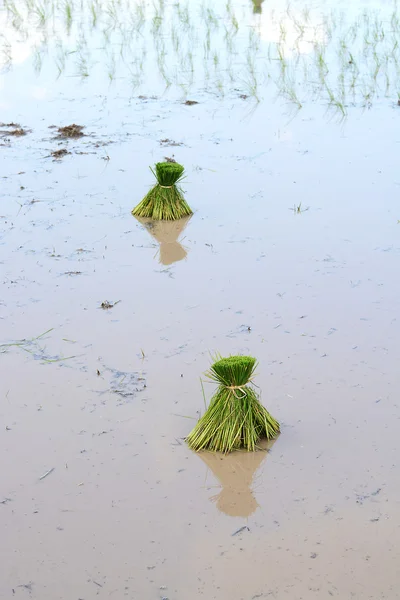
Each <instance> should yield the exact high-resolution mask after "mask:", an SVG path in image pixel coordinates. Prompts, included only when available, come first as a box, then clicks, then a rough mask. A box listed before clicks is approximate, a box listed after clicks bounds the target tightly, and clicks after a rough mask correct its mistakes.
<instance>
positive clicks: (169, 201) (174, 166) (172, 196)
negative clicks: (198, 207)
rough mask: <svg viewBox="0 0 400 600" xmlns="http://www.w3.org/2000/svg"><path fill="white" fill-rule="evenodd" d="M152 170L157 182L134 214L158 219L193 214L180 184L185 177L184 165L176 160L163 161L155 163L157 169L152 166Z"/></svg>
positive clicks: (173, 218) (178, 217) (169, 219)
mask: <svg viewBox="0 0 400 600" xmlns="http://www.w3.org/2000/svg"><path fill="white" fill-rule="evenodd" d="M150 170H151V172H152V173H153V175H154V176H155V178H156V179H157V183H156V185H155V186H154V187H153V188H152V189H151V190H150V191H149V192H148V193H147V194H146V196H145V197H144V198H143V200H142V201H141V202H140V203H139V204H138V205H137V206H136V207H135V208H134V209H133V211H132V214H133V215H134V216H135V217H148V218H150V219H154V220H156V221H175V220H177V219H182V217H187V216H189V215H191V214H193V213H192V210H191V209H190V207H189V205H188V204H187V202H186V200H185V198H184V197H183V192H182V190H181V188H180V186H179V185H178V184H179V182H180V181H182V179H183V177H184V175H183V173H184V167H183V166H182V165H180V164H178V163H175V162H161V163H157V164H156V165H155V170H153V169H152V168H151V167H150Z"/></svg>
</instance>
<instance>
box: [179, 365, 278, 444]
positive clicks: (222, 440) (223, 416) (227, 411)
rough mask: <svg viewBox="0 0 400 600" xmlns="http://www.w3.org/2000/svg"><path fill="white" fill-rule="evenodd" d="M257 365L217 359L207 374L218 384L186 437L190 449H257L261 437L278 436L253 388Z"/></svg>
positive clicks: (276, 427) (274, 422) (272, 421)
mask: <svg viewBox="0 0 400 600" xmlns="http://www.w3.org/2000/svg"><path fill="white" fill-rule="evenodd" d="M256 366H257V362H256V359H255V358H252V357H251V356H230V357H229V358H221V359H219V360H217V361H216V362H215V363H214V364H213V365H212V366H211V368H210V370H209V371H208V372H207V373H206V375H207V377H208V378H209V379H211V381H214V382H215V383H217V384H218V389H217V391H216V393H215V394H214V396H213V397H212V399H211V401H210V404H209V407H208V409H207V410H206V412H205V413H204V415H203V416H202V417H201V418H200V420H199V421H198V423H197V425H196V426H195V427H194V429H193V430H192V431H191V433H190V434H189V435H188V437H187V438H186V441H187V443H188V445H189V447H190V448H192V450H195V451H196V452H198V451H200V450H211V451H214V452H225V453H226V452H232V450H237V449H239V448H244V449H245V450H248V451H254V450H256V447H257V443H258V441H259V440H260V439H261V438H266V439H268V440H270V439H273V438H275V437H276V436H277V435H278V433H279V423H278V421H276V420H275V419H274V418H273V417H272V416H271V415H270V414H269V412H268V411H267V409H266V408H265V407H264V406H263V405H262V404H261V402H260V401H259V398H258V395H257V393H256V391H255V390H254V388H253V386H252V380H253V377H254V371H255V369H256Z"/></svg>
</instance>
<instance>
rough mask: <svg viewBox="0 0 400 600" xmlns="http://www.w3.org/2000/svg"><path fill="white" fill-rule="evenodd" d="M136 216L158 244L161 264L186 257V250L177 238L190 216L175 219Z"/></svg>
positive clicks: (168, 263) (167, 263)
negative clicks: (164, 219) (160, 219)
mask: <svg viewBox="0 0 400 600" xmlns="http://www.w3.org/2000/svg"><path fill="white" fill-rule="evenodd" d="M136 218H137V220H138V221H139V223H141V224H142V225H143V226H144V227H145V228H146V229H147V231H148V232H149V233H150V235H151V236H152V237H153V238H154V239H155V240H157V242H158V243H159V244H160V248H159V250H158V252H157V254H158V259H159V261H160V263H161V264H163V265H171V264H172V263H174V262H177V261H179V260H183V259H184V258H186V255H187V251H186V249H185V248H184V246H182V244H180V243H179V241H178V238H179V236H180V235H182V233H183V230H184V229H185V227H186V225H187V224H188V222H189V221H190V217H185V218H183V219H179V220H177V221H153V219H144V218H141V217H136Z"/></svg>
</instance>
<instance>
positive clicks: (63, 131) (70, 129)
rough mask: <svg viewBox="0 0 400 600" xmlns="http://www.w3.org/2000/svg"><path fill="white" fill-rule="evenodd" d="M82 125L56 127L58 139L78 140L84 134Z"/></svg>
mask: <svg viewBox="0 0 400 600" xmlns="http://www.w3.org/2000/svg"><path fill="white" fill-rule="evenodd" d="M83 129H84V125H76V124H75V123H72V125H65V126H64V127H58V129H57V132H58V137H60V138H80V137H83V136H84V135H85V134H84V133H83Z"/></svg>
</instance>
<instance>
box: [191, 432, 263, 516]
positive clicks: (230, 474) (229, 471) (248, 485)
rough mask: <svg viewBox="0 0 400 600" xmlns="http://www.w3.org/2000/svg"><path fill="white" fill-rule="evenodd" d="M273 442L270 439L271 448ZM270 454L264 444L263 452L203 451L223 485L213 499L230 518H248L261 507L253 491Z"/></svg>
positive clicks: (208, 463) (202, 455) (215, 475)
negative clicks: (259, 471) (223, 452)
mask: <svg viewBox="0 0 400 600" xmlns="http://www.w3.org/2000/svg"><path fill="white" fill-rule="evenodd" d="M272 443H273V442H268V449H269V448H270V445H271V444H272ZM267 453H268V450H267V448H266V447H265V444H264V447H263V449H262V450H261V451H260V452H231V453H230V454H227V455H225V456H223V455H221V454H217V453H215V452H200V453H199V456H200V458H201V459H202V460H203V461H204V462H205V463H206V465H207V467H209V468H210V469H211V471H212V473H213V475H214V477H215V478H216V479H217V480H218V482H219V483H220V484H221V490H220V491H219V492H218V494H215V495H214V496H212V497H211V498H210V499H211V501H212V502H215V503H216V505H217V508H218V510H220V511H221V512H223V513H225V514H226V515H229V516H231V517H248V516H250V515H251V514H253V512H254V511H255V510H256V509H257V508H258V503H257V500H256V498H255V497H254V493H253V490H252V486H253V480H254V478H255V474H256V472H257V470H258V469H259V467H260V465H261V463H262V461H263V460H264V459H265V458H266V456H267Z"/></svg>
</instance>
